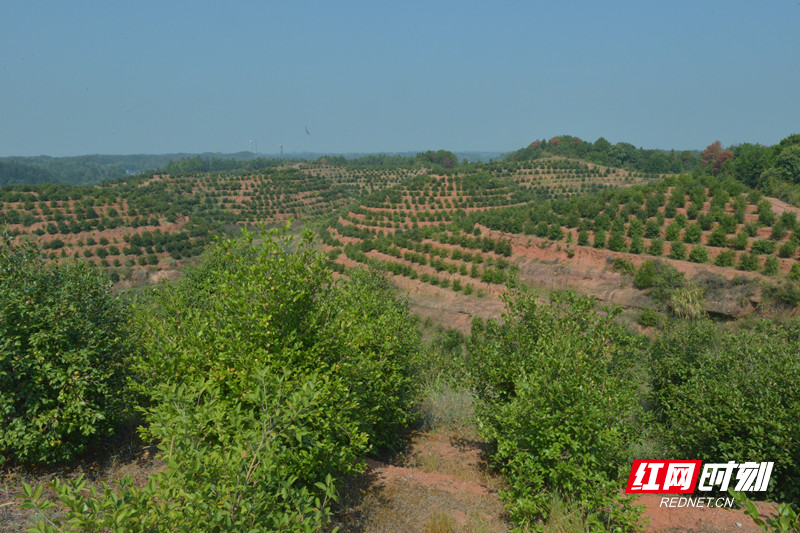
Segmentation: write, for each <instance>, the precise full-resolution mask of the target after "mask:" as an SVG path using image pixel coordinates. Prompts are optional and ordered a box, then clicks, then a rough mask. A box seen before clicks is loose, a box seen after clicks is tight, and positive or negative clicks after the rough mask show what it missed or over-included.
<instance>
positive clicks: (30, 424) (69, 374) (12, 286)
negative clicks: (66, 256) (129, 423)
mask: <svg viewBox="0 0 800 533" xmlns="http://www.w3.org/2000/svg"><path fill="white" fill-rule="evenodd" d="M0 239H1V240H0V421H2V422H1V423H0V458H2V457H3V456H4V457H6V458H12V459H15V460H17V461H19V462H25V463H39V462H45V463H54V462H57V461H66V460H70V459H72V458H74V457H75V456H76V455H77V454H79V453H81V452H82V451H83V450H84V449H85V448H86V446H87V445H88V443H89V442H90V441H91V440H93V439H97V438H98V437H103V436H108V435H109V434H111V433H112V431H113V429H114V427H115V425H116V424H117V423H118V422H120V421H121V419H122V418H124V417H125V416H126V415H127V414H128V413H127V401H126V399H127V398H128V394H127V392H126V380H127V376H128V375H129V372H128V370H127V369H128V367H129V364H130V359H131V356H132V354H133V351H134V349H135V346H134V342H133V340H132V339H133V336H132V334H131V330H130V328H129V326H128V324H129V317H128V313H127V311H126V308H125V307H124V306H123V304H122V303H121V301H120V300H119V299H118V298H116V297H114V296H113V295H112V294H111V292H110V284H109V282H108V279H107V278H106V277H105V276H104V275H103V273H102V272H100V271H99V270H98V269H96V268H93V267H90V266H88V265H86V264H73V263H66V264H62V265H57V264H53V263H50V264H45V263H44V261H43V260H42V258H41V257H40V256H39V254H38V251H37V250H36V249H35V248H34V247H33V246H32V245H21V246H15V245H13V244H12V243H11V241H10V239H8V238H7V237H6V236H0Z"/></svg>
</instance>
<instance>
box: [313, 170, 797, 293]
mask: <svg viewBox="0 0 800 533" xmlns="http://www.w3.org/2000/svg"><path fill="white" fill-rule="evenodd" d="M481 180H482V181H481ZM706 180H707V181H709V183H704V182H701V181H699V180H696V179H693V178H689V177H682V178H675V177H670V178H667V179H664V180H660V181H658V182H656V183H652V184H649V185H646V186H635V187H631V188H616V189H608V190H604V191H602V192H600V193H596V194H591V195H584V196H575V197H569V198H560V199H556V200H553V201H548V202H541V201H537V200H536V198H535V197H534V196H535V195H531V196H529V197H526V194H525V193H523V192H521V191H520V190H519V189H518V188H516V187H515V186H514V185H515V184H514V183H513V182H510V181H509V180H507V179H494V178H488V179H487V178H486V177H485V176H484V177H483V178H481V177H480V176H478V177H464V176H426V177H420V178H415V179H414V180H410V181H409V182H408V183H406V184H404V185H402V186H399V187H394V188H390V189H387V190H386V191H383V192H382V193H380V194H375V195H373V196H371V197H369V198H367V199H366V200H365V201H363V202H362V203H361V204H360V205H359V206H358V207H355V208H352V209H351V210H350V211H349V212H348V213H347V214H346V215H344V216H342V217H340V218H339V219H338V220H337V221H335V222H334V223H332V224H331V225H330V226H329V227H328V229H327V230H325V231H323V234H322V238H323V242H324V245H325V250H326V251H327V253H328V254H329V258H330V259H331V261H332V262H333V263H334V264H335V265H337V266H336V268H339V269H340V270H342V269H344V268H346V267H350V266H355V265H356V264H357V263H362V264H372V265H375V266H380V267H382V268H385V269H386V270H388V271H389V272H391V273H392V274H394V275H395V276H399V277H401V278H406V279H408V280H411V281H413V282H414V283H413V285H414V286H415V287H416V288H418V289H419V288H421V287H422V285H421V284H427V285H433V286H438V287H441V288H446V289H450V290H453V291H456V292H464V293H467V294H470V293H472V292H478V293H481V294H485V293H498V292H500V290H501V286H502V285H503V284H504V283H505V282H506V280H507V279H508V277H509V275H511V273H512V272H514V271H515V270H516V269H517V264H516V263H518V259H519V255H524V254H525V252H524V250H520V249H517V248H515V249H514V257H513V258H512V257H511V255H512V242H513V245H514V246H515V247H517V246H521V247H526V246H527V247H546V245H547V243H548V242H552V243H557V245H556V246H555V247H554V248H553V253H554V259H559V258H560V257H563V258H564V259H567V260H569V259H570V258H572V257H573V256H574V255H575V251H576V250H577V249H578V248H579V247H587V248H594V249H596V250H598V251H601V252H602V253H604V254H608V255H612V256H613V255H615V254H623V253H625V254H637V255H642V256H647V255H649V256H653V257H663V258H668V259H670V260H672V261H673V262H675V263H677V264H678V266H680V264H681V263H682V262H687V263H688V262H693V263H700V264H713V265H716V266H718V267H723V268H726V269H729V271H731V272H735V271H743V272H754V273H756V272H757V273H760V274H763V275H765V276H770V277H774V278H776V279H788V280H795V281H800V260H799V259H800V257H799V256H800V252H799V251H800V221H798V216H797V215H798V210H797V209H796V208H793V207H791V206H788V205H786V204H783V203H782V202H779V201H777V200H774V199H769V198H764V197H763V196H762V195H761V194H760V193H758V192H757V191H750V190H748V189H746V187H745V186H743V185H742V184H741V183H739V182H735V181H732V180H730V181H715V180H714V179H713V178H706ZM521 237H525V238H521ZM548 248H549V247H548ZM556 251H558V254H557V255H556V254H555V252H556ZM518 252H521V253H520V254H519V255H518ZM687 263H684V264H687Z"/></svg>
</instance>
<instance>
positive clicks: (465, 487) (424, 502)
mask: <svg viewBox="0 0 800 533" xmlns="http://www.w3.org/2000/svg"><path fill="white" fill-rule="evenodd" d="M484 447H485V444H484V443H483V442H481V441H479V440H476V439H473V438H466V437H464V436H462V434H460V433H454V432H451V431H445V430H438V431H433V432H426V433H419V434H417V435H415V436H414V437H413V438H412V439H411V442H410V444H409V447H408V449H407V450H406V452H405V453H403V454H399V455H398V456H396V457H395V458H393V459H392V460H390V461H387V462H382V461H378V460H374V459H369V460H367V469H366V472H365V473H364V474H363V475H362V476H360V477H359V478H357V479H355V480H353V481H352V482H351V483H350V484H349V486H348V487H347V490H346V494H345V496H344V498H343V504H344V508H345V511H344V512H343V513H342V514H341V515H340V516H339V517H337V520H336V525H338V526H339V527H340V529H341V530H343V531H361V532H383V531H386V532H389V531H428V532H434V531H435V532H446V531H453V532H456V531H463V532H473V531H486V532H500V531H508V530H509V525H508V523H507V522H506V520H505V508H504V507H503V504H502V502H501V501H500V499H499V497H498V494H497V491H498V489H500V488H501V487H502V479H501V478H500V477H499V476H497V475H496V474H495V473H493V472H491V471H490V470H489V468H488V465H487V463H486V460H485V454H484Z"/></svg>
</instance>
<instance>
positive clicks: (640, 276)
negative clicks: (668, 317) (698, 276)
mask: <svg viewBox="0 0 800 533" xmlns="http://www.w3.org/2000/svg"><path fill="white" fill-rule="evenodd" d="M684 283H685V281H684V277H683V273H682V272H680V271H679V270H677V269H675V268H673V267H671V266H670V265H668V264H666V263H664V262H663V261H659V260H658V259H656V260H653V261H645V262H644V263H642V264H641V265H640V266H639V268H638V270H636V274H634V276H633V285H634V287H636V288H637V289H643V290H644V289H649V292H650V295H651V296H652V297H653V298H654V299H655V300H656V301H658V302H666V301H667V300H668V298H669V295H670V294H671V293H672V291H674V290H675V289H677V288H679V287H683V285H684Z"/></svg>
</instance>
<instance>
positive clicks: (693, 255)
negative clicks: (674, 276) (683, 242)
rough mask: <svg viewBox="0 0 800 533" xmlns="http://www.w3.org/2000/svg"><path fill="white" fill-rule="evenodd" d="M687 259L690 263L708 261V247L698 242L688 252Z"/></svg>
mask: <svg viewBox="0 0 800 533" xmlns="http://www.w3.org/2000/svg"><path fill="white" fill-rule="evenodd" d="M689 261H691V262H692V263H708V248H706V247H705V246H703V245H702V244H699V245H697V246H695V247H694V248H692V251H691V252H689Z"/></svg>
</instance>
